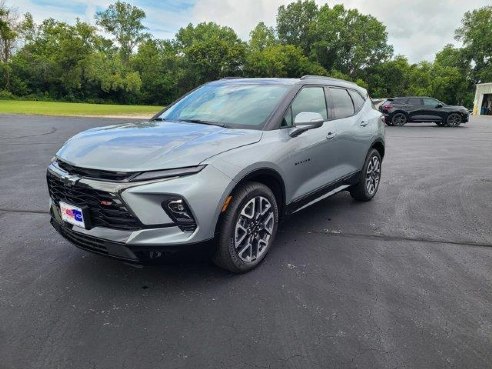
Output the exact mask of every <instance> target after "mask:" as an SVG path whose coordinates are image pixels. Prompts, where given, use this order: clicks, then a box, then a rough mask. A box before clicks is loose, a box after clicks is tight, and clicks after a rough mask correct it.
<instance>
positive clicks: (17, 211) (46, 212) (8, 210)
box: [0, 208, 49, 214]
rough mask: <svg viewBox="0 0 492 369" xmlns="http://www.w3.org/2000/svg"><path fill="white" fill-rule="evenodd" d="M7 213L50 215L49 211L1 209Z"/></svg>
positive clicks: (0, 209)
mask: <svg viewBox="0 0 492 369" xmlns="http://www.w3.org/2000/svg"><path fill="white" fill-rule="evenodd" d="M0 211H3V212H5V213H28V214H49V211H47V210H27V209H5V208H0Z"/></svg>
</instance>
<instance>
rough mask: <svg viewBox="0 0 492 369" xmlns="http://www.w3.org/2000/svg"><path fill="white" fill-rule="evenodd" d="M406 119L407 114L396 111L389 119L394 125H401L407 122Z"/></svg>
mask: <svg viewBox="0 0 492 369" xmlns="http://www.w3.org/2000/svg"><path fill="white" fill-rule="evenodd" d="M407 121H408V119H407V116H406V115H405V114H403V113H396V114H395V115H393V118H392V119H391V123H393V125H394V126H403V125H405V124H406V123H407Z"/></svg>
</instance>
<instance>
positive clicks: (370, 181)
mask: <svg viewBox="0 0 492 369" xmlns="http://www.w3.org/2000/svg"><path fill="white" fill-rule="evenodd" d="M380 180H381V155H380V154H379V151H377V150H376V149H372V150H371V151H370V152H369V154H368V155H367V158H366V162H365V163H364V167H363V168H362V172H361V174H360V178H359V182H358V183H357V184H356V185H354V186H353V187H352V188H351V189H350V195H351V196H352V197H353V198H354V199H356V200H358V201H369V200H371V199H372V198H373V197H374V196H375V195H376V192H377V191H378V188H379V182H380Z"/></svg>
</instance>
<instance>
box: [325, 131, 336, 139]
mask: <svg viewBox="0 0 492 369" xmlns="http://www.w3.org/2000/svg"><path fill="white" fill-rule="evenodd" d="M336 135H337V134H336V132H328V134H327V135H326V138H327V139H328V140H329V139H332V138H333V137H335V136H336Z"/></svg>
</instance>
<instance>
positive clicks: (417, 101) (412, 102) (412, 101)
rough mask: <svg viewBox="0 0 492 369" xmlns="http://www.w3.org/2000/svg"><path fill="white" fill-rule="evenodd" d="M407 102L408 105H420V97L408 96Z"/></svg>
mask: <svg viewBox="0 0 492 369" xmlns="http://www.w3.org/2000/svg"><path fill="white" fill-rule="evenodd" d="M408 104H409V105H413V106H419V105H422V99H418V98H415V97H413V98H410V99H408Z"/></svg>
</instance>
